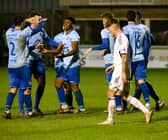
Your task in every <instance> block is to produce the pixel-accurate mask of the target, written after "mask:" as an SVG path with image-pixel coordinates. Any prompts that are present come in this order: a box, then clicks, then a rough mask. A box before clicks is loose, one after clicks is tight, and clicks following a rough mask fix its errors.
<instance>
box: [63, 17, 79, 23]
mask: <svg viewBox="0 0 168 140" xmlns="http://www.w3.org/2000/svg"><path fill="white" fill-rule="evenodd" d="M65 20H70V21H71V22H72V24H76V20H75V18H74V17H66V18H65Z"/></svg>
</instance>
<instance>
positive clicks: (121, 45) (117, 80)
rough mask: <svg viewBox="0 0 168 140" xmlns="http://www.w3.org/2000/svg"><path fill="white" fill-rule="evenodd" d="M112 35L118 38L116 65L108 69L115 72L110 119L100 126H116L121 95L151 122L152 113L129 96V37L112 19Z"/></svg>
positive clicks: (111, 83) (109, 102) (110, 99)
mask: <svg viewBox="0 0 168 140" xmlns="http://www.w3.org/2000/svg"><path fill="white" fill-rule="evenodd" d="M108 30H109V32H110V33H111V35H113V36H115V37H116V41H115V44H114V53H113V55H114V63H113V65H111V66H110V67H108V68H107V69H106V71H111V70H113V76H112V79H111V81H110V85H109V91H108V117H107V120H106V121H104V122H101V123H99V125H112V124H114V109H115V95H116V94H121V95H122V96H123V99H124V100H126V101H127V102H129V103H130V104H132V105H134V106H136V107H137V108H139V109H140V110H141V111H142V112H144V114H145V117H146V123H149V122H150V121H151V117H152V111H149V110H148V109H147V108H146V107H145V106H144V105H143V104H142V103H141V102H140V101H139V100H137V99H136V98H135V97H132V96H130V95H129V90H130V83H129V81H128V79H129V64H128V63H129V54H128V50H129V42H128V39H127V37H126V36H125V35H124V34H123V33H122V31H121V28H120V24H119V22H118V20H116V19H112V20H111V24H110V25H109V27H108Z"/></svg>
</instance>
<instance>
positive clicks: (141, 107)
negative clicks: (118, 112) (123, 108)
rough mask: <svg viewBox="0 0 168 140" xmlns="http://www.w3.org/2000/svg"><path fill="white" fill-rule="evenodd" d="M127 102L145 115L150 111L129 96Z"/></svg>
mask: <svg viewBox="0 0 168 140" xmlns="http://www.w3.org/2000/svg"><path fill="white" fill-rule="evenodd" d="M127 102H129V103H130V104H132V105H133V106H135V107H136V108H138V109H139V110H141V111H142V112H143V113H147V112H148V109H147V108H146V107H145V106H144V105H143V104H142V103H141V102H140V101H139V100H138V99H136V98H135V97H132V96H129V97H128V98H127Z"/></svg>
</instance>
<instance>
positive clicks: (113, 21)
mask: <svg viewBox="0 0 168 140" xmlns="http://www.w3.org/2000/svg"><path fill="white" fill-rule="evenodd" d="M112 24H116V25H117V26H119V27H120V21H119V20H118V19H116V18H112V19H111V20H109V24H108V26H107V28H108V27H110V26H111V25H112Z"/></svg>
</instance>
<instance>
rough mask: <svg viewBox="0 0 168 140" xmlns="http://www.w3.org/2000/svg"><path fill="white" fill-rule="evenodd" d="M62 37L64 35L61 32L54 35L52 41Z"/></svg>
mask: <svg viewBox="0 0 168 140" xmlns="http://www.w3.org/2000/svg"><path fill="white" fill-rule="evenodd" d="M63 35H64V33H63V32H61V33H58V34H56V35H55V36H54V40H60V39H61V38H62V36H63Z"/></svg>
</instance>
